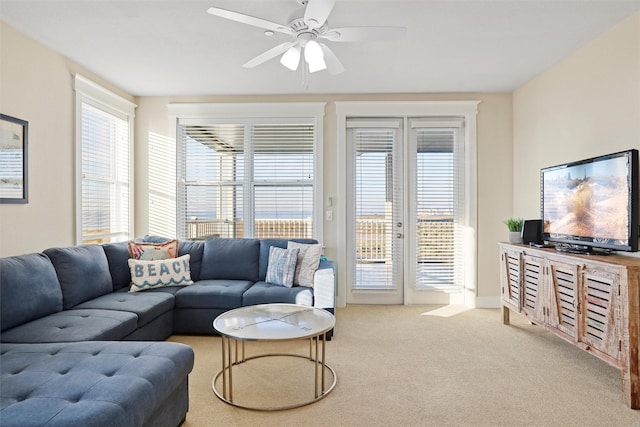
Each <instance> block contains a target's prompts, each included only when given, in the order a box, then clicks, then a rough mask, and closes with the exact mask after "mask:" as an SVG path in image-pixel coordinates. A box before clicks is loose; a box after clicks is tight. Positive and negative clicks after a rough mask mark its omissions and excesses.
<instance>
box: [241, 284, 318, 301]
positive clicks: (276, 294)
mask: <svg viewBox="0 0 640 427" xmlns="http://www.w3.org/2000/svg"><path fill="white" fill-rule="evenodd" d="M269 303H290V304H301V305H308V306H312V305H313V290H312V289H311V288H308V287H306V286H294V287H292V288H287V287H284V286H279V285H274V284H272V283H267V282H256V283H255V284H254V285H253V286H252V287H251V288H249V289H248V290H247V291H246V292H245V293H244V294H243V295H242V305H243V306H246V305H256V304H269Z"/></svg>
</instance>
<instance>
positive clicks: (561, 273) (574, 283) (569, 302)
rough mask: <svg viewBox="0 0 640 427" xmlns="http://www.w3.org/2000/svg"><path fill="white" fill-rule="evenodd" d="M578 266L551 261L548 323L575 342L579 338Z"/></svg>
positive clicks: (548, 282) (549, 269) (549, 268)
mask: <svg viewBox="0 0 640 427" xmlns="http://www.w3.org/2000/svg"><path fill="white" fill-rule="evenodd" d="M578 268H579V267H578V265H577V264H566V263H563V262H558V261H556V260H549V265H548V281H547V284H548V292H549V297H548V298H547V300H548V304H549V307H548V309H547V323H548V324H549V326H552V327H554V328H556V329H558V330H560V331H561V332H562V333H564V334H566V335H568V336H569V337H570V338H571V339H572V340H573V341H575V340H577V337H578V328H577V325H578V283H579V277H580V276H579V274H578Z"/></svg>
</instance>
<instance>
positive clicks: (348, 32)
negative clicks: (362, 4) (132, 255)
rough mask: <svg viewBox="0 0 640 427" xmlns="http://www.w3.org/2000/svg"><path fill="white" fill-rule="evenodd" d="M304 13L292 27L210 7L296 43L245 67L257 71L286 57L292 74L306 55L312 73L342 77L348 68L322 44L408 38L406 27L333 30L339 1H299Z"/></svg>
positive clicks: (273, 50)
mask: <svg viewBox="0 0 640 427" xmlns="http://www.w3.org/2000/svg"><path fill="white" fill-rule="evenodd" d="M297 2H298V3H299V4H300V5H302V6H304V9H302V10H300V11H298V12H297V13H296V14H294V15H293V18H292V19H290V21H289V23H288V24H279V23H277V22H272V21H267V20H265V19H262V18H256V17H254V16H251V15H246V14H244V13H239V12H234V11H231V10H227V9H222V8H219V7H210V8H209V9H208V10H207V12H208V13H210V14H211V15H215V16H220V17H222V18H226V19H230V20H232V21H237V22H241V23H243V24H247V25H253V26H255V27H259V28H263V29H265V30H266V31H265V33H266V34H269V35H273V34H274V33H283V34H287V35H290V36H291V37H292V38H293V41H290V42H286V43H282V44H279V45H278V46H275V47H273V48H271V49H269V50H267V51H266V52H263V53H261V54H260V55H258V56H256V57H255V58H253V59H251V60H249V61H248V62H247V63H245V64H244V65H242V66H243V67H245V68H253V67H256V66H258V65H260V64H262V63H264V62H267V61H268V60H270V59H273V58H275V57H276V56H278V55H280V54H282V57H281V58H280V62H281V63H282V65H284V66H285V67H287V68H289V69H290V70H293V71H295V70H297V69H298V66H299V65H300V62H301V61H300V58H301V54H302V53H303V52H304V63H303V66H305V67H306V69H308V71H309V72H310V73H313V72H316V71H320V70H324V69H326V70H327V71H328V72H329V74H333V75H335V74H340V73H341V72H343V71H344V66H343V65H342V63H341V62H340V60H339V59H338V57H337V56H336V55H335V54H334V53H333V52H332V51H331V49H329V47H328V46H327V45H326V44H324V43H323V42H322V41H323V40H327V41H330V42H369V41H382V40H397V39H400V38H402V37H403V36H404V34H405V32H406V30H407V29H406V28H404V27H342V28H329V27H328V24H327V17H328V16H329V14H330V13H331V10H332V9H333V6H334V5H335V3H336V0H297Z"/></svg>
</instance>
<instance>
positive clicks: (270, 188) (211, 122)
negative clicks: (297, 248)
mask: <svg viewBox="0 0 640 427" xmlns="http://www.w3.org/2000/svg"><path fill="white" fill-rule="evenodd" d="M322 107H323V106H322ZM265 111H267V110H265ZM321 128H322V121H321V116H320V119H319V118H318V117H317V116H316V117H314V116H311V117H241V118H238V117H229V118H220V117H214V118H205V119H186V118H178V127H177V135H178V191H177V194H178V201H177V210H178V214H177V228H178V233H177V235H178V237H179V238H187V239H205V238H207V237H255V238H313V237H314V236H318V235H321V234H320V230H319V224H320V223H321V221H319V220H318V218H319V217H320V218H321V216H319V213H318V212H317V211H318V210H317V209H316V206H319V207H320V208H319V209H321V206H322V205H321V203H317V202H316V199H317V198H318V197H321V195H319V193H320V192H321V185H320V184H319V182H320V180H319V179H318V176H319V174H318V173H317V172H316V171H317V170H318V168H319V167H320V164H321V155H320V153H321V150H320V147H321V144H320V135H321V132H320V131H319V129H321Z"/></svg>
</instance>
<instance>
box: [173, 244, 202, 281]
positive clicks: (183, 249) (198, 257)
mask: <svg viewBox="0 0 640 427" xmlns="http://www.w3.org/2000/svg"><path fill="white" fill-rule="evenodd" d="M203 252H204V242H196V241H193V240H181V241H180V244H179V245H178V256H183V255H187V254H188V255H189V256H190V257H191V259H190V260H189V263H190V265H191V280H193V281H194V282H197V281H198V280H200V269H201V268H202V254H203Z"/></svg>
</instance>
